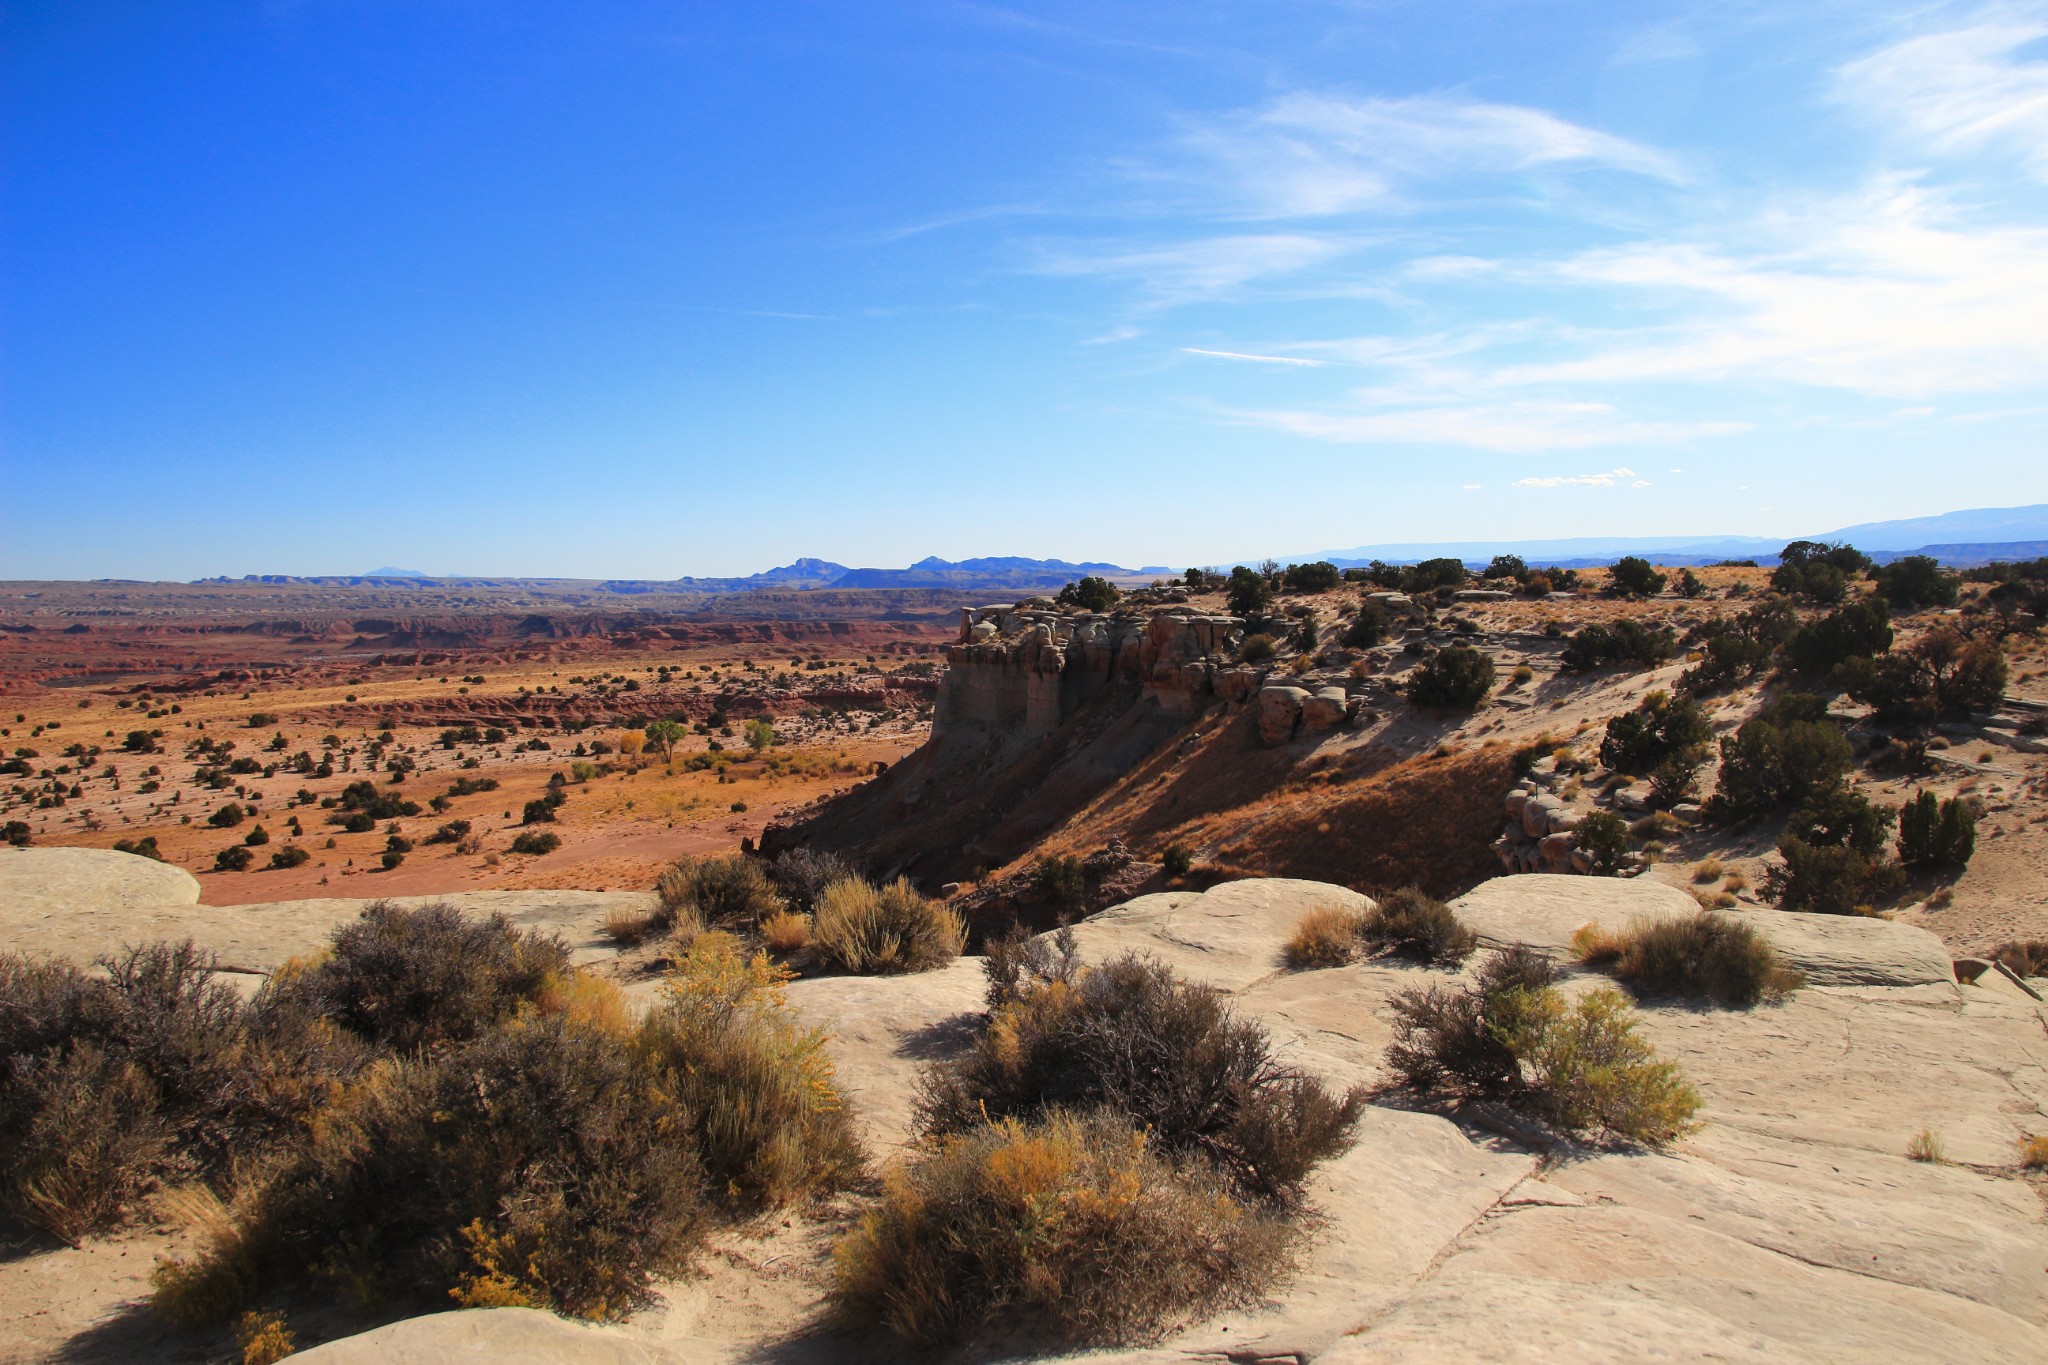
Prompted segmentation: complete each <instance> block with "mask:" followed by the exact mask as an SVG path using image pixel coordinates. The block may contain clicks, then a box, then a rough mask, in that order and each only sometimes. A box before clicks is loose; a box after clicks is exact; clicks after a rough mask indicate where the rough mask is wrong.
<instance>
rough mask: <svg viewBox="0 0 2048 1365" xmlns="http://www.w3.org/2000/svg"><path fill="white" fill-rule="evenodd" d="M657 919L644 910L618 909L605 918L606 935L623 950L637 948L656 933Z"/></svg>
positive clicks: (609, 911) (607, 912) (609, 912)
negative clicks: (650, 935)
mask: <svg viewBox="0 0 2048 1365" xmlns="http://www.w3.org/2000/svg"><path fill="white" fill-rule="evenodd" d="M654 922H655V917H654V916H653V915H651V914H649V913H647V912H646V911H644V910H627V909H624V908H618V909H613V910H608V911H606V912H605V917H604V934H605V937H606V938H608V939H610V940H611V941H612V942H614V943H616V944H618V945H619V946H620V947H622V948H635V947H638V946H639V945H640V944H641V943H643V942H645V941H646V938H647V936H648V935H649V934H651V933H653V932H654V927H655V923H654Z"/></svg>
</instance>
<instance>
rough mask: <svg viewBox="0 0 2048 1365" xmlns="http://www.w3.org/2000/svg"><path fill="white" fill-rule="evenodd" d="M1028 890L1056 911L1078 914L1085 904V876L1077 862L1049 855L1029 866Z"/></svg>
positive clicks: (1086, 896)
mask: <svg viewBox="0 0 2048 1365" xmlns="http://www.w3.org/2000/svg"><path fill="white" fill-rule="evenodd" d="M1031 889H1032V891H1033V892H1034V893H1035V894H1036V895H1037V897H1038V899H1040V900H1042V901H1044V902H1045V903H1046V904H1047V905H1050V906H1052V907H1054V908H1055V909H1058V910H1064V911H1074V910H1079V909H1081V908H1082V907H1083V906H1085V905H1086V904H1087V898H1088V875H1087V872H1086V871H1085V870H1084V869H1083V868H1082V866H1081V860H1080V859H1079V858H1075V857H1062V856H1060V855H1059V854H1052V855H1050V856H1048V857H1044V858H1040V859H1039V860H1038V861H1037V863H1035V864H1034V865H1033V866H1032V869H1031Z"/></svg>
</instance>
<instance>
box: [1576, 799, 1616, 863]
mask: <svg viewBox="0 0 2048 1365" xmlns="http://www.w3.org/2000/svg"><path fill="white" fill-rule="evenodd" d="M1576 834H1577V836H1578V837H1577V840H1576V843H1575V847H1577V848H1579V849H1582V850H1583V851H1584V852H1585V854H1586V856H1587V857H1588V858H1591V859H1592V860H1593V871H1594V872H1595V873H1597V874H1599V875H1600V876H1603V877H1611V876H1613V875H1614V874H1615V873H1617V872H1619V871H1621V867H1622V863H1623V862H1624V861H1625V859H1626V858H1627V856H1628V840H1629V831H1628V821H1626V820H1624V819H1622V818H1621V817H1620V816H1619V815H1616V814H1615V813H1614V812H1613V811H1611V810H1596V811H1594V812H1592V813H1591V814H1589V815H1587V816H1585V817H1584V818H1583V819H1581V820H1580V821H1579V823H1578V828H1577V830H1576Z"/></svg>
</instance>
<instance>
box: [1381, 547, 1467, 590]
mask: <svg viewBox="0 0 2048 1365" xmlns="http://www.w3.org/2000/svg"><path fill="white" fill-rule="evenodd" d="M1399 573H1400V580H1399V582H1398V584H1389V585H1388V586H1390V587H1391V586H1398V587H1399V588H1400V589H1401V591H1402V592H1408V593H1425V592H1434V591H1436V590H1437V589H1438V588H1461V587H1463V586H1464V585H1465V580H1466V579H1467V578H1469V577H1471V574H1470V572H1469V571H1468V570H1467V569H1466V568H1465V565H1464V561H1462V560H1458V559H1452V558H1450V557H1449V556H1444V557H1441V558H1437V559H1425V560H1422V561H1421V562H1420V563H1416V564H1410V565H1409V566H1408V567H1406V568H1404V569H1401V570H1400V571H1399Z"/></svg>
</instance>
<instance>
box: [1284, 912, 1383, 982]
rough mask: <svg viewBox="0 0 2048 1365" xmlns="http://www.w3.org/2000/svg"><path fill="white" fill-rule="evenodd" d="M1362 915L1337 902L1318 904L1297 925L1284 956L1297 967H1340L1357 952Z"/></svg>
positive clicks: (1303, 968)
mask: <svg viewBox="0 0 2048 1365" xmlns="http://www.w3.org/2000/svg"><path fill="white" fill-rule="evenodd" d="M1362 918H1363V917H1362V916H1361V915H1359V914H1358V913H1357V912H1356V911H1353V910H1346V909H1344V908H1343V907H1342V906H1337V905H1318V906H1316V907H1315V908H1314V909H1312V910H1310V911H1309V912H1308V913H1307V914H1305V915H1303V916H1302V917H1301V919H1300V920H1299V921H1298V922H1297V923H1296V924H1295V926H1294V934H1293V936H1292V937H1290V938H1289V939H1288V940H1287V946H1286V948H1284V949H1283V950H1282V954H1281V955H1282V956H1283V957H1284V958H1285V960H1286V962H1287V965H1288V966H1290V967H1293V968H1295V969H1296V970H1298V971H1309V970H1313V969H1315V968H1318V967H1341V966H1343V965H1344V964H1345V963H1347V962H1349V961H1351V959H1352V958H1353V957H1355V956H1356V955H1357V953H1358V931H1359V928H1360V924H1361V921H1362Z"/></svg>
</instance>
